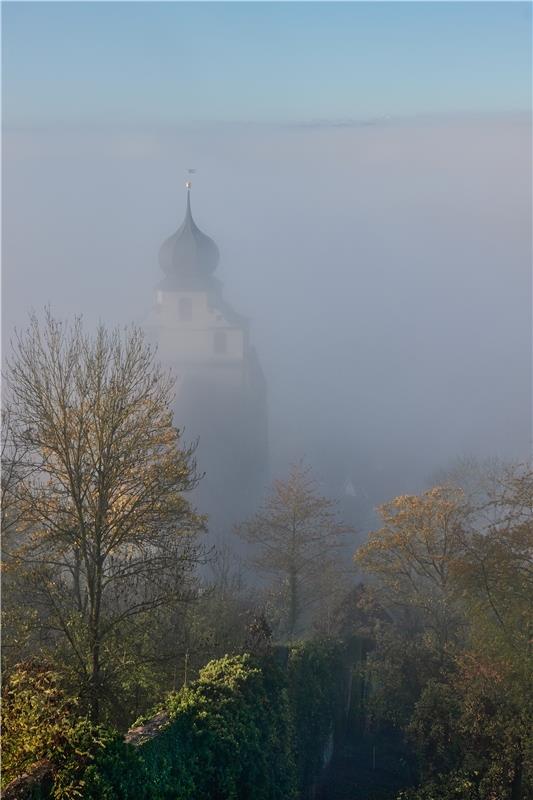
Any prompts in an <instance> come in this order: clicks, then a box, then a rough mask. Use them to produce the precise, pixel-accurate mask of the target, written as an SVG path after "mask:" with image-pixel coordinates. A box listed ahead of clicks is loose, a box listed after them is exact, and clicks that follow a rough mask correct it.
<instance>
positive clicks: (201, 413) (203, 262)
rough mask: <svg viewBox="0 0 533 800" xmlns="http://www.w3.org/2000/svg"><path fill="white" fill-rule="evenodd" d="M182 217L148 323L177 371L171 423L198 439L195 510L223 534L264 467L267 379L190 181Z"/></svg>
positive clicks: (248, 506) (165, 249)
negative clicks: (226, 289) (201, 223)
mask: <svg viewBox="0 0 533 800" xmlns="http://www.w3.org/2000/svg"><path fill="white" fill-rule="evenodd" d="M186 188H187V200H186V209H185V219H184V220H183V223H182V224H181V225H180V227H179V228H178V230H177V231H176V232H175V233H174V234H173V235H172V236H170V237H169V238H168V239H166V240H165V241H164V242H163V244H162V245H161V248H160V251H159V263H160V266H161V269H162V270H163V272H164V273H165V277H164V278H163V280H162V281H161V282H160V284H159V285H158V287H157V295H156V305H155V309H154V311H153V313H152V314H151V316H150V320H149V322H148V324H147V326H146V327H147V328H148V329H149V335H150V338H151V339H152V340H154V341H155V342H156V343H157V346H158V356H159V359H160V361H161V362H162V364H163V365H164V366H166V367H170V368H171V369H172V371H173V373H174V374H175V376H176V402H175V409H174V414H175V416H174V422H175V425H176V426H177V427H178V428H181V429H184V436H185V439H186V440H187V441H191V440H196V439H198V440H199V443H198V449H197V453H196V457H197V462H198V467H199V471H200V472H205V477H204V478H203V479H202V481H201V483H200V486H199V487H198V490H197V497H196V498H195V499H196V502H197V504H198V507H199V510H200V511H202V512H206V513H208V514H209V515H210V528H211V529H213V528H216V529H218V530H216V531H215V532H216V533H222V532H223V531H224V530H228V529H230V528H231V526H232V525H233V524H234V523H236V522H238V521H240V520H241V519H242V518H243V517H244V516H246V515H248V514H249V513H250V512H251V511H253V510H254V509H255V506H256V504H257V503H258V502H259V500H260V499H261V495H262V493H263V490H264V486H265V481H266V477H267V476H266V469H267V449H268V448H267V411H266V383H265V380H264V376H263V373H262V370H261V367H260V365H259V361H258V359H257V355H256V353H255V350H254V348H253V347H252V346H251V344H250V333H249V323H248V320H247V319H246V318H245V317H243V316H241V315H240V314H238V313H237V312H236V311H234V310H233V309H232V308H231V306H230V305H229V304H228V303H227V302H226V300H225V299H224V297H223V293H222V284H221V283H220V281H218V280H217V278H215V276H214V272H215V270H216V267H217V264H218V261H219V251H218V247H217V246H216V244H215V242H214V241H213V240H212V239H211V238H210V237H209V236H207V235H206V234H205V233H203V232H202V231H201V230H200V229H199V228H198V226H197V225H196V223H195V221H194V219H193V216H192V211H191V183H190V182H188V183H187V184H186Z"/></svg>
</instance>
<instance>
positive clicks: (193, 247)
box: [159, 181, 219, 283]
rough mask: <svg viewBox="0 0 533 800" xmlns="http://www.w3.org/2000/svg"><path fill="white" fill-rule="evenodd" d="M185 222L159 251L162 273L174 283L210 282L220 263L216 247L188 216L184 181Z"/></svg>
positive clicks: (189, 195) (189, 190)
mask: <svg viewBox="0 0 533 800" xmlns="http://www.w3.org/2000/svg"><path fill="white" fill-rule="evenodd" d="M186 186H187V209H186V211H185V219H184V220H183V222H182V224H181V226H180V227H179V228H178V230H177V231H176V233H174V234H173V235H172V236H169V238H168V239H166V240H165V241H164V242H163V244H162V245H161V249H160V250H159V263H160V265H161V269H162V270H163V272H165V273H166V275H167V276H168V278H170V279H171V280H172V281H173V282H175V281H179V282H182V281H183V282H187V283H189V282H191V281H195V282H196V281H198V280H202V279H207V278H210V277H211V275H212V274H213V272H214V271H215V269H216V266H217V264H218V259H219V252H218V247H217V246H216V244H215V243H214V241H213V240H212V239H211V238H210V237H209V236H206V234H205V233H202V231H201V230H200V228H199V227H198V226H197V224H196V222H195V221H194V220H193V218H192V213H191V183H190V181H187V184H186Z"/></svg>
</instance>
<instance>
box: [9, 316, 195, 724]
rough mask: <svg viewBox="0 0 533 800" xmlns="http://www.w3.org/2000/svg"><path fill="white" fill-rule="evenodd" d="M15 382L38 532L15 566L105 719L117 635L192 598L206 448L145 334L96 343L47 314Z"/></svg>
mask: <svg viewBox="0 0 533 800" xmlns="http://www.w3.org/2000/svg"><path fill="white" fill-rule="evenodd" d="M7 384H8V392H9V400H10V408H11V411H10V414H11V421H12V428H11V430H12V432H13V436H14V446H15V447H16V448H18V451H19V452H22V451H23V452H24V453H25V461H26V463H31V465H32V468H31V470H25V471H24V473H23V474H22V477H21V479H20V480H19V481H18V482H17V483H16V485H15V486H14V487H13V494H14V496H15V499H16V503H17V508H18V509H19V513H20V514H21V515H22V516H23V518H24V523H25V525H26V526H27V529H28V530H29V533H28V534H27V536H25V537H24V542H23V543H21V544H19V546H17V547H16V548H14V549H13V551H12V552H11V553H9V554H8V559H9V562H10V565H11V569H12V570H15V571H17V572H18V573H19V574H21V573H22V572H23V573H24V576H25V578H26V580H27V582H28V585H29V586H30V587H31V602H32V603H34V604H35V605H37V606H38V605H40V606H41V607H42V609H43V617H42V619H45V620H46V625H47V626H48V627H49V629H50V631H52V632H53V634H54V635H55V636H56V637H58V638H59V639H60V640H61V642H63V643H66V644H67V646H68V648H69V650H70V652H71V654H72V655H73V658H74V660H75V664H76V673H77V676H78V678H79V681H80V683H81V689H82V691H84V692H85V693H86V694H87V697H88V701H89V707H90V712H91V716H92V718H93V719H94V720H98V719H99V718H100V716H101V700H102V697H103V695H104V693H105V683H106V679H107V678H108V677H109V675H108V667H109V664H110V663H111V650H112V647H113V641H114V637H116V635H117V634H118V633H120V632H121V631H123V630H124V628H125V626H127V625H128V624H130V623H131V624H133V623H136V622H138V621H139V620H140V619H144V620H146V619H147V617H149V615H150V614H153V613H156V612H157V610H159V609H162V608H163V607H166V606H168V605H169V604H175V603H177V602H180V601H182V600H184V599H186V597H187V596H188V593H189V591H190V577H189V576H190V575H191V570H192V568H193V567H194V565H195V563H196V561H197V559H198V557H199V550H198V545H197V543H196V534H197V533H198V532H199V531H200V530H201V529H202V528H203V525H204V521H203V519H202V518H201V517H199V516H198V515H197V514H196V513H195V512H194V510H193V509H192V508H191V506H190V504H189V502H188V501H187V500H186V499H185V498H184V496H183V492H186V491H188V490H190V489H192V488H193V487H194V486H195V485H196V483H197V480H198V476H197V473H196V465H195V461H194V447H184V446H183V445H182V443H181V441H180V434H179V431H178V430H177V429H176V428H175V427H173V424H172V413H171V409H170V404H171V401H172V397H173V395H172V385H173V384H172V380H171V378H170V376H167V375H165V374H164V373H162V371H161V369H160V367H159V366H158V365H157V364H156V363H155V361H154V353H153V351H152V350H151V349H150V348H149V347H148V345H147V344H146V343H145V340H144V338H143V334H142V332H141V331H140V330H138V329H136V328H129V329H126V330H125V331H123V332H120V331H118V330H115V331H113V332H111V333H110V332H108V331H106V330H105V329H104V328H103V327H101V326H100V327H99V328H98V329H97V331H96V334H95V335H94V337H91V336H89V335H88V334H86V333H85V332H84V330H83V327H82V324H81V321H80V320H79V319H78V320H76V321H75V322H74V323H73V324H67V323H63V322H61V321H58V320H56V319H54V318H53V317H52V315H51V314H50V312H49V311H47V312H46V314H45V319H44V322H43V324H41V323H40V322H39V320H38V319H37V317H36V316H35V315H33V316H32V317H31V319H30V325H29V327H28V329H27V330H26V331H25V332H24V333H22V334H17V336H16V340H15V342H14V345H13V354H12V357H11V359H10V360H9V362H8V371H7Z"/></svg>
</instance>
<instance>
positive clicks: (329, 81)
mask: <svg viewBox="0 0 533 800" xmlns="http://www.w3.org/2000/svg"><path fill="white" fill-rule="evenodd" d="M3 75H4V78H3V111H4V125H6V126H19V125H22V126H25V125H30V126H33V125H54V124H60V125H62V124H74V125H76V124H82V125H85V124H87V123H94V124H97V125H98V124H110V123H113V124H115V123H117V124H124V123H125V124H136V125H138V124H146V125H154V124H157V125H158V124H163V125H165V124H171V125H176V124H178V125H181V124H184V123H197V122H206V121H213V122H220V121H227V122H268V123H287V122H288V123H292V122H306V121H315V120H339V119H359V118H361V117H368V116H374V115H377V116H381V115H392V116H404V115H418V114H441V113H445V114H447V113H456V112H459V113H462V112H473V113H477V112H509V111H522V110H526V109H528V108H529V107H530V103H531V98H530V93H531V5H530V4H528V3H510V2H502V3H472V2H470V3H403V2H402V3H364V2H363V3H326V2H325V3H301V2H300V3H225V2H223V3H13V2H11V3H9V2H8V3H3Z"/></svg>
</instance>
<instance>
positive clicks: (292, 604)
mask: <svg viewBox="0 0 533 800" xmlns="http://www.w3.org/2000/svg"><path fill="white" fill-rule="evenodd" d="M297 619H298V586H297V581H296V570H295V569H294V567H292V568H291V569H290V571H289V638H290V639H291V640H292V638H293V636H294V632H295V630H296V622H297Z"/></svg>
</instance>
